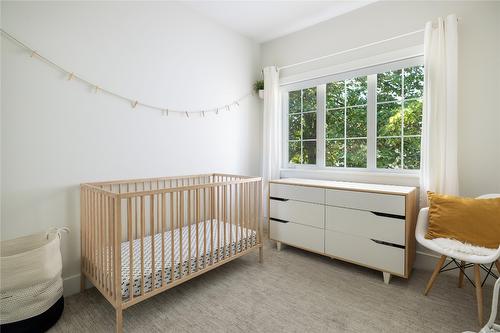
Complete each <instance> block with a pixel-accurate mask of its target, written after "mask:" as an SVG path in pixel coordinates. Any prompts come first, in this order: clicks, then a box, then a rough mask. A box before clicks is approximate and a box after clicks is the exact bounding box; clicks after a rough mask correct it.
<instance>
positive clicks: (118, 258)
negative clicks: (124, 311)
mask: <svg viewBox="0 0 500 333" xmlns="http://www.w3.org/2000/svg"><path fill="white" fill-rule="evenodd" d="M113 203H114V208H115V209H114V214H113V215H114V223H113V224H114V225H115V227H114V229H115V230H114V236H115V237H114V243H115V244H114V245H115V248H114V249H115V266H114V278H115V281H114V283H115V285H114V287H115V300H116V302H117V303H118V304H120V303H121V297H122V295H121V290H120V287H121V281H120V280H121V271H120V268H121V251H120V245H121V244H120V239H121V199H120V198H116V199H113Z"/></svg>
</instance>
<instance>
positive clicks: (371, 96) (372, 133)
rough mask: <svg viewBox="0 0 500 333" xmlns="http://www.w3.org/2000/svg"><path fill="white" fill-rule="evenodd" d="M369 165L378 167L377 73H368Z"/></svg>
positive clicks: (370, 167)
mask: <svg viewBox="0 0 500 333" xmlns="http://www.w3.org/2000/svg"><path fill="white" fill-rule="evenodd" d="M367 99H368V105H367V112H368V114H367V125H368V126H367V127H368V128H367V130H368V133H367V135H368V138H367V167H368V170H375V169H376V168H377V74H372V75H368V94H367Z"/></svg>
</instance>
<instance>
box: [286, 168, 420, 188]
mask: <svg viewBox="0 0 500 333" xmlns="http://www.w3.org/2000/svg"><path fill="white" fill-rule="evenodd" d="M280 177H281V178H310V179H321V180H336V181H346V182H359V183H372V184H387V185H400V186H419V182H420V176H419V174H418V173H398V172H388V171H379V172H377V171H359V170H356V171H351V170H331V169H312V168H310V169H306V168H297V169H291V168H287V169H280Z"/></svg>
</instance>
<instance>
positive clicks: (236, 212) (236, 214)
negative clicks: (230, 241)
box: [234, 184, 241, 254]
mask: <svg viewBox="0 0 500 333" xmlns="http://www.w3.org/2000/svg"><path fill="white" fill-rule="evenodd" d="M239 187H240V184H235V186H234V219H235V222H236V226H235V229H236V231H235V234H236V243H235V244H234V253H235V254H236V253H238V244H239V230H240V209H239V207H241V206H240V204H239V193H238V188H239Z"/></svg>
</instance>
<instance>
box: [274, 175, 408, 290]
mask: <svg viewBox="0 0 500 333" xmlns="http://www.w3.org/2000/svg"><path fill="white" fill-rule="evenodd" d="M416 214H417V212H416V188H415V187H404V186H392V185H378V184H363V183H347V182H336V181H322V180H311V179H296V178H288V179H280V180H273V181H271V182H270V191H269V214H268V216H269V235H270V238H271V239H272V240H275V241H277V242H278V243H277V244H278V245H277V246H278V250H279V249H280V248H281V243H284V244H288V245H291V246H295V247H298V248H301V249H305V250H308V251H312V252H316V253H319V254H323V255H326V256H329V257H332V258H337V259H341V260H345V261H348V262H352V263H355V264H359V265H362V266H366V267H369V268H373V269H376V270H379V271H382V272H383V273H384V282H385V283H389V281H390V278H391V275H396V276H400V277H404V278H408V277H409V276H410V273H411V269H412V266H413V260H414V258H415V222H416Z"/></svg>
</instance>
